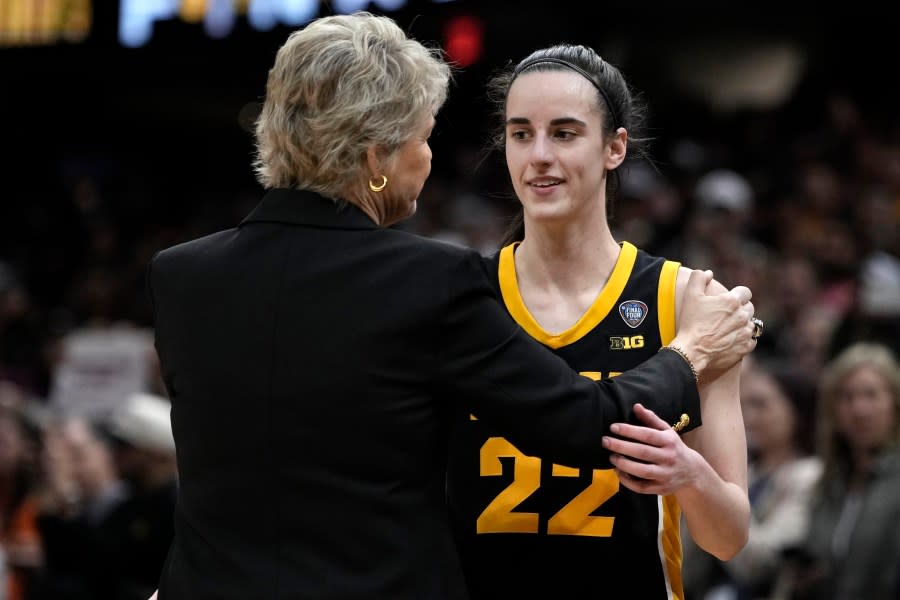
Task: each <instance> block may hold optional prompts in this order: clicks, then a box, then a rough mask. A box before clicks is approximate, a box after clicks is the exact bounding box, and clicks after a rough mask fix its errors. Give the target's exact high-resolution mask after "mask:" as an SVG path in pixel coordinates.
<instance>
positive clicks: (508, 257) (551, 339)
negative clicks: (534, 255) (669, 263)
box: [498, 242, 677, 350]
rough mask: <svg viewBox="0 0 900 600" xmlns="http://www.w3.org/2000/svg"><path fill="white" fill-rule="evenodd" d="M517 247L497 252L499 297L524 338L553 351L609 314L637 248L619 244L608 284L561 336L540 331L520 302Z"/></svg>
mask: <svg viewBox="0 0 900 600" xmlns="http://www.w3.org/2000/svg"><path fill="white" fill-rule="evenodd" d="M518 244H519V243H518V242H515V243H513V244H510V245H509V246H506V247H505V248H503V249H502V250H501V251H500V266H499V268H498V271H499V273H498V275H499V278H500V293H501V294H502V295H503V303H504V304H505V305H506V310H508V311H509V314H510V315H512V317H513V319H515V320H516V323H518V324H519V325H520V326H521V327H522V329H524V330H525V331H526V332H527V333H528V335H530V336H531V337H533V338H534V339H536V340H537V341H539V342H541V343H542V344H544V345H545V346H549V347H550V348H553V349H554V350H555V349H557V348H562V347H563V346H568V345H569V344H572V343H574V342H577V341H578V340H580V339H581V338H583V337H584V336H585V335H587V334H588V333H590V332H591V330H593V329H594V327H596V326H597V325H598V324H600V322H601V321H603V319H605V318H606V316H607V315H608V314H609V311H610V310H612V308H613V306H614V305H615V303H616V301H617V300H618V299H619V296H621V295H622V292H623V291H624V290H625V285H626V284H627V283H628V278H629V277H630V276H631V270H632V269H633V268H634V261H635V259H636V258H637V248H635V247H634V246H633V245H632V244H630V243H628V242H622V250H621V251H620V252H619V257H618V258H617V259H616V264H615V266H614V267H613V270H612V273H611V274H610V276H609V280H608V281H607V282H606V285H604V286H603V289H602V290H600V293H599V294H598V295H597V298H596V299H595V300H594V302H593V304H591V306H590V307H589V308H588V309H587V310H586V311H585V313H584V314H583V315H581V318H579V319H578V321H576V323H575V324H574V325H572V326H571V327H569V328H568V329H566V330H565V331H563V332H560V333H550V332H549V331H546V330H545V329H544V328H543V327H541V325H540V324H539V323H538V322H537V320H535V318H534V317H533V316H532V315H531V313H530V312H528V308H527V307H526V306H525V301H524V300H522V295H521V294H520V293H519V280H518V278H517V276H516V260H515V249H516V246H518ZM676 273H677V270H676ZM673 285H674V284H673ZM673 289H674V288H673ZM660 293H662V292H661V291H660ZM672 312H673V316H672V319H673V325H672V331H673V332H674V329H675V327H674V308H673V311H672ZM673 337H674V333H673Z"/></svg>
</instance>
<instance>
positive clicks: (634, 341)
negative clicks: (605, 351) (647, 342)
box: [609, 335, 644, 350]
mask: <svg viewBox="0 0 900 600" xmlns="http://www.w3.org/2000/svg"><path fill="white" fill-rule="evenodd" d="M643 347H644V336H642V335H631V336H628V335H624V336H622V335H611V336H609V349H610V350H636V349H637V348H643Z"/></svg>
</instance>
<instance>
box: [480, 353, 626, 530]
mask: <svg viewBox="0 0 900 600" xmlns="http://www.w3.org/2000/svg"><path fill="white" fill-rule="evenodd" d="M581 374H582V375H584V376H586V377H590V378H591V379H600V373H597V372H594V371H585V372H582V373H581ZM614 375H618V373H615V374H613V373H610V376H614ZM501 457H507V458H512V459H513V481H512V483H510V484H509V485H508V486H507V487H506V488H504V489H503V490H502V491H501V492H500V493H499V494H497V496H496V497H495V498H494V499H493V500H491V502H490V503H489V504H488V505H487V507H485V509H484V510H483V511H482V513H481V514H480V515H479V516H478V520H477V522H476V530H477V532H478V533H479V534H483V533H533V534H536V533H538V523H539V520H540V515H539V514H538V513H534V512H516V511H515V508H516V507H517V506H519V505H520V504H521V503H522V502H524V501H525V500H526V499H527V498H528V497H529V496H531V495H532V494H534V493H535V492H536V491H537V490H538V489H539V488H540V487H541V459H540V458H537V457H534V456H526V455H525V454H522V452H520V451H519V449H518V448H516V447H515V446H513V445H512V444H510V443H509V442H508V441H507V440H506V439H504V438H502V437H492V438H489V439H488V440H487V441H486V442H485V443H484V444H483V445H482V446H481V456H480V465H481V476H482V477H499V476H501V475H502V474H503V463H502V462H501V461H500V458H501ZM579 473H580V470H579V469H573V468H571V467H565V466H563V465H556V464H554V465H553V469H552V477H578V475H579ZM618 491H619V478H618V477H617V476H616V472H615V470H614V469H594V470H593V471H592V477H591V482H590V484H589V485H588V486H587V487H586V488H585V489H584V490H582V491H581V492H580V493H578V494H577V495H576V496H575V497H574V498H572V499H571V500H570V501H569V502H568V503H566V505H565V506H563V507H562V508H561V509H559V510H558V511H557V512H556V513H555V514H554V515H552V516H551V517H550V519H549V520H548V521H547V534H548V535H580V536H592V537H610V536H611V535H612V530H613V523H614V522H615V517H596V516H591V513H592V512H594V511H595V510H597V509H598V508H599V507H600V506H601V505H602V504H603V503H605V502H606V501H607V500H609V499H610V498H612V497H613V496H614V495H615V494H616V492H618Z"/></svg>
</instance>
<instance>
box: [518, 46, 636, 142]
mask: <svg viewBox="0 0 900 600" xmlns="http://www.w3.org/2000/svg"><path fill="white" fill-rule="evenodd" d="M541 63H553V64H556V65H562V66H564V67H567V68H569V69H572V70H573V71H575V72H576V73H579V74H581V76H582V77H584V78H585V79H587V80H588V81H590V82H591V85H593V86H594V87H595V88H596V89H597V91H598V92H600V96H602V97H603V101H604V102H605V103H606V110H607V112H609V118H610V119H612V124H613V131H615V130H617V129H618V128H619V119H618V118H616V111H614V110H613V107H612V102H610V101H609V96H607V95H606V92H605V91H604V90H603V88H602V87H600V85H599V84H598V83H597V82H596V81H594V78H593V77H591V76H590V75H589V74H588V72H587V71H585V70H584V69H582V68H581V67H579V66H578V65H575V64H572V63H570V62H569V61H567V60H563V59H561V58H553V57H550V56H547V57H542V58H532V59H530V60H526V61H525V62H523V63H521V64H519V66H517V67H516V70H515V71H514V72H513V75H514V77H513V80H515V78H516V77H518V76H519V75H521V74H522V71H524V70H525V69H527V68H528V67H531V66H534V65H539V64H541Z"/></svg>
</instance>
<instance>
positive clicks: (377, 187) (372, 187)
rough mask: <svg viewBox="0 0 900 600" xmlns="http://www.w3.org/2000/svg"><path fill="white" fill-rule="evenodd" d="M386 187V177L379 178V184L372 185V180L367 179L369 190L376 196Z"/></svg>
mask: <svg viewBox="0 0 900 600" xmlns="http://www.w3.org/2000/svg"><path fill="white" fill-rule="evenodd" d="M386 187H387V175H382V176H381V183H379V184H375V183H372V178H371V177H370V178H369V189H370V190H372V191H373V192H375V193H376V194H377V193H378V192H380V191H381V190H383V189H384V188H386Z"/></svg>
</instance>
